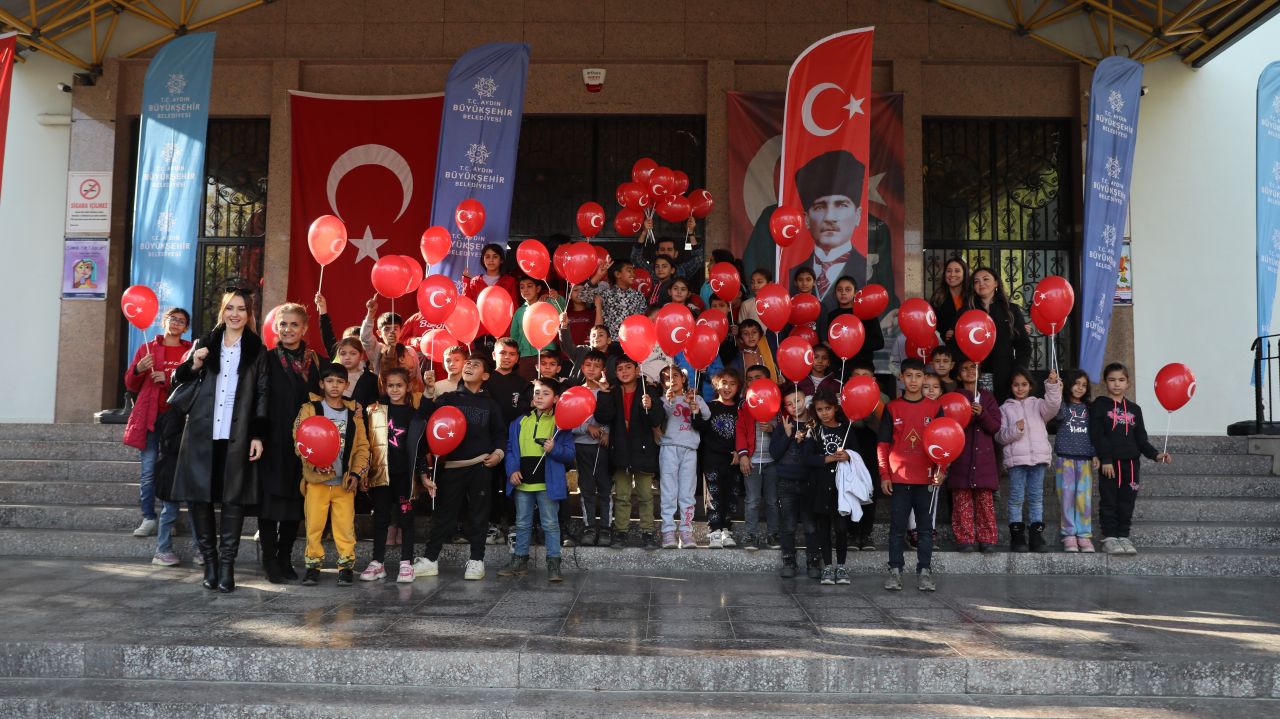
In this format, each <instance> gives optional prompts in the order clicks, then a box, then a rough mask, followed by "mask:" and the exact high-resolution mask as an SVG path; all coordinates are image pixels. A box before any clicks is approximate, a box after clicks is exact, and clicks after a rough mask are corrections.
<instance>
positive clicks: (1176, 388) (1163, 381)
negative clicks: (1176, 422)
mask: <svg viewBox="0 0 1280 719" xmlns="http://www.w3.org/2000/svg"><path fill="white" fill-rule="evenodd" d="M1195 393H1196V376H1195V375H1194V374H1191V368H1190V367H1187V366H1186V365H1184V364H1182V363H1181V362H1173V363H1171V364H1167V365H1165V366H1163V367H1161V368H1160V371H1159V372H1157V373H1156V399H1158V400H1160V405H1161V406H1162V407H1164V408H1165V409H1166V410H1168V411H1170V412H1175V411H1177V410H1179V409H1182V406H1183V405H1185V404H1186V403H1187V402H1190V401H1191V397H1192V396H1193V395H1194V394H1195Z"/></svg>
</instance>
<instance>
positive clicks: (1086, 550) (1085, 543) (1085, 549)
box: [1076, 537, 1097, 554]
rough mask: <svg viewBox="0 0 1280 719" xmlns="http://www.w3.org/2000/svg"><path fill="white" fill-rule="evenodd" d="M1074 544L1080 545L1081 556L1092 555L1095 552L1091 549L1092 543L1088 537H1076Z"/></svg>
mask: <svg viewBox="0 0 1280 719" xmlns="http://www.w3.org/2000/svg"><path fill="white" fill-rule="evenodd" d="M1076 544H1078V545H1080V553H1081V554H1093V553H1094V552H1096V551H1097V550H1096V549H1094V548H1093V541H1092V540H1091V539H1089V538H1088V537H1076Z"/></svg>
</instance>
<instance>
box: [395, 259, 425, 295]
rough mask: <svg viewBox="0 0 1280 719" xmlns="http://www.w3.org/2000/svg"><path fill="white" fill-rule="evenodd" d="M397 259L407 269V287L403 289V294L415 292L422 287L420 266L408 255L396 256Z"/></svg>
mask: <svg viewBox="0 0 1280 719" xmlns="http://www.w3.org/2000/svg"><path fill="white" fill-rule="evenodd" d="M397 257H399V258H400V261H401V262H403V263H404V264H405V266H406V267H408V268H409V286H408V287H405V288H404V292H405V294H408V293H410V292H417V291H418V287H419V286H420V285H422V265H421V264H420V263H419V262H418V260H417V259H415V258H413V257H410V256H408V255H397Z"/></svg>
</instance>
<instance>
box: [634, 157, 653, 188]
mask: <svg viewBox="0 0 1280 719" xmlns="http://www.w3.org/2000/svg"><path fill="white" fill-rule="evenodd" d="M656 169H658V163H657V162H654V160H653V158H649V157H642V158H640V159H639V160H636V164H634V165H632V166H631V181H632V182H635V183H638V184H640V185H643V186H644V187H645V188H646V189H647V188H648V187H649V176H650V175H652V174H653V171H654V170H656Z"/></svg>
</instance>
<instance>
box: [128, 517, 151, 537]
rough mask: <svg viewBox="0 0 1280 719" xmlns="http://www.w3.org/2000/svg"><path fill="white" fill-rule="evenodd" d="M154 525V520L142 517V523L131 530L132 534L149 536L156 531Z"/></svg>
mask: <svg viewBox="0 0 1280 719" xmlns="http://www.w3.org/2000/svg"><path fill="white" fill-rule="evenodd" d="M156 526H157V522H156V520H154V519H144V520H142V524H139V525H138V528H137V529H135V530H133V536H135V537H150V536H151V535H153V534H155V533H156Z"/></svg>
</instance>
